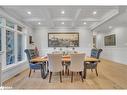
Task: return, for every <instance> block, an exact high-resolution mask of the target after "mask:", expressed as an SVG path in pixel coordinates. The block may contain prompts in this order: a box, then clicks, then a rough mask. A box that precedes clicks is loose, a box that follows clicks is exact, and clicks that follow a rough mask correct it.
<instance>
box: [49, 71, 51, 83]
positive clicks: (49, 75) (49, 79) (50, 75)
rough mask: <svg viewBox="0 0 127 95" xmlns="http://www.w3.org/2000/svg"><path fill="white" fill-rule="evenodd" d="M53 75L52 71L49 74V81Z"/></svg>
mask: <svg viewBox="0 0 127 95" xmlns="http://www.w3.org/2000/svg"><path fill="white" fill-rule="evenodd" d="M51 77H52V72H50V75H49V83H50V82H51Z"/></svg>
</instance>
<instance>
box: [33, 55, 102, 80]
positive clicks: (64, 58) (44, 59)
mask: <svg viewBox="0 0 127 95" xmlns="http://www.w3.org/2000/svg"><path fill="white" fill-rule="evenodd" d="M31 62H32V63H35V64H38V63H37V62H41V63H42V64H43V63H48V57H47V56H40V57H35V58H33V59H31ZM62 62H64V63H65V64H66V63H67V62H71V57H70V55H63V56H62ZM86 62H91V63H94V62H100V60H99V59H97V58H93V57H88V56H87V57H85V58H84V71H83V72H84V73H83V78H84V79H86ZM47 68H48V67H47ZM47 73H48V72H47ZM47 73H43V74H44V75H42V76H44V77H45V78H46V77H47V75H48V74H47Z"/></svg>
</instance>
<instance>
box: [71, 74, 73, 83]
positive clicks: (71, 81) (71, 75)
mask: <svg viewBox="0 0 127 95" xmlns="http://www.w3.org/2000/svg"><path fill="white" fill-rule="evenodd" d="M71 82H73V72H71Z"/></svg>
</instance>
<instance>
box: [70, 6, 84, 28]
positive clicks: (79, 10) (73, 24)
mask: <svg viewBox="0 0 127 95" xmlns="http://www.w3.org/2000/svg"><path fill="white" fill-rule="evenodd" d="M81 10H82V9H81V8H80V9H78V10H77V12H76V15H75V17H74V19H73V22H72V27H74V26H75V23H76V21H77V19H78V18H79V15H80V12H81Z"/></svg>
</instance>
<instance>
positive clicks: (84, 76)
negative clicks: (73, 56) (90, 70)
mask: <svg viewBox="0 0 127 95" xmlns="http://www.w3.org/2000/svg"><path fill="white" fill-rule="evenodd" d="M83 78H84V79H86V63H85V62H84V75H83Z"/></svg>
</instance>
